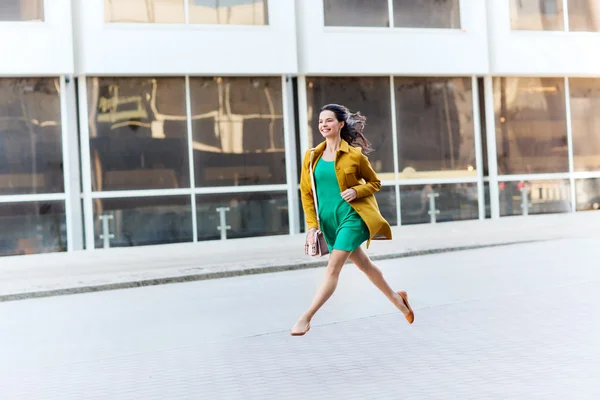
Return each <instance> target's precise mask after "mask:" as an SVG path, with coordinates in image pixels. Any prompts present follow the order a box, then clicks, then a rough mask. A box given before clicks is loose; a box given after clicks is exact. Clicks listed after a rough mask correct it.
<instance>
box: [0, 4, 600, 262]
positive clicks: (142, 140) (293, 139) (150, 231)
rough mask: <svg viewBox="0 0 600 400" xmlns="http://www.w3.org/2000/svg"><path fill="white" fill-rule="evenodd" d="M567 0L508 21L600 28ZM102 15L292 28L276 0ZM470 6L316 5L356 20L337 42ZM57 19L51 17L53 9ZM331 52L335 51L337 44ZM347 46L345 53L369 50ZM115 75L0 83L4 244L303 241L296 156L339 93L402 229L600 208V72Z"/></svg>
mask: <svg viewBox="0 0 600 400" xmlns="http://www.w3.org/2000/svg"><path fill="white" fill-rule="evenodd" d="M50 3H52V2H47V1H46V2H45V1H42V0H39V1H33V0H19V1H16V0H11V1H8V0H7V1H4V2H3V3H2V5H0V21H3V22H4V21H11V23H7V24H3V26H2V27H5V26H7V27H12V26H14V25H15V22H19V21H43V20H44V18H45V17H44V4H45V5H46V6H48V4H50ZM82 4H83V3H82ZM301 4H304V3H301ZM478 4H479V3H478ZM563 4H565V3H564V1H562V0H543V1H540V0H534V1H529V0H520V1H516V0H514V1H513V0H511V1H508V2H507V4H506V11H507V12H508V11H509V9H510V14H507V17H508V15H510V21H509V20H508V18H507V20H506V21H505V28H506V29H509V24H510V25H512V29H513V30H529V31H549V33H543V32H542V33H539V32H538V33H534V34H533V36H536V35H546V36H545V38H552V37H557V38H563V39H564V38H566V37H567V36H568V35H564V34H563V32H566V31H571V32H598V31H599V30H598V22H599V21H598V18H597V17H598V15H599V13H598V9H597V7H598V2H596V1H589V0H568V2H567V3H566V4H568V7H565V8H564V9H563ZM97 6H98V11H99V10H100V7H103V11H104V21H105V22H107V23H140V24H171V25H168V26H158V27H156V26H152V27H151V26H149V25H143V26H141V25H140V24H138V25H135V24H133V25H130V26H126V27H123V28H122V29H119V30H118V31H119V32H121V31H135V32H136V34H138V33H140V32H146V31H149V30H153V32H154V33H156V32H165V35H167V36H168V35H174V36H173V37H176V36H177V37H180V38H182V37H184V36H178V35H180V34H181V35H184V34H183V33H181V32H187V33H185V35H187V34H191V33H190V32H193V34H196V31H197V32H200V34H202V35H205V34H206V33H205V31H210V32H211V34H213V33H214V32H216V31H219V32H225V33H224V35H238V34H239V35H243V34H249V33H250V32H252V34H257V35H263V34H271V33H270V32H271V31H275V30H276V29H275V28H277V27H278V26H279V25H280V24H279V22H281V21H277V22H278V24H274V25H273V26H272V27H269V26H268V25H269V23H270V18H269V11H271V14H272V15H271V17H272V18H271V19H273V18H278V16H279V15H280V14H281V13H287V11H285V10H283V11H282V9H280V8H278V7H281V3H274V2H268V1H266V0H220V1H216V0H104V1H101V2H98V4H97ZM269 6H272V9H271V10H269ZM461 6H462V8H461ZM468 7H470V6H469V5H468V2H465V1H462V2H461V1H459V0H441V1H440V0H420V1H408V0H382V1H379V0H370V1H361V0H344V1H341V0H323V11H324V15H323V17H324V21H321V15H320V12H318V11H319V10H316V12H315V17H314V18H317V19H318V21H317V20H314V21H312V23H315V24H318V25H319V26H321V25H324V27H344V28H343V29H326V28H324V29H325V30H324V31H323V32H324V34H325V35H328V36H329V37H333V38H338V37H339V38H343V37H354V36H353V35H356V34H357V33H358V34H361V35H363V34H364V35H372V36H373V37H374V38H376V39H373V40H379V39H382V40H383V41H384V42H385V41H386V40H388V39H387V36H386V35H389V37H394V38H396V37H398V36H397V35H425V36H430V35H440V34H444V35H456V36H458V35H461V36H462V35H468V34H469V33H468V32H467V30H465V32H462V31H457V32H436V31H435V30H440V29H447V30H458V29H460V28H462V26H461V15H462V16H463V17H464V19H465V21H472V17H473V15H474V13H473V10H472V9H470V8H468ZM46 11H47V15H48V19H49V20H54V19H55V16H56V14H57V13H55V12H54V10H53V9H52V10H50V9H47V10H46ZM97 16H98V18H100V20H99V21H98V22H99V23H102V14H101V13H98V14H97ZM271 22H272V21H271ZM323 22H324V23H323ZM173 24H179V25H185V24H196V25H228V27H212V28H210V29H207V28H206V27H204V26H202V27H198V26H196V27H193V28H192V29H188V28H189V27H182V26H173ZM484 24H485V23H484ZM51 25H52V24H51V23H48V24H27V23H25V24H23V25H21V26H22V27H25V28H24V29H32V30H40V29H46V28H48V27H49V26H51ZM235 25H246V27H234V28H231V27H230V26H235ZM248 25H250V27H248ZM265 25H266V26H267V27H266V28H264V26H265ZM104 26H105V28H106V29H109V27H108V26H106V25H104ZM311 26H312V27H314V26H313V25H311ZM365 27H366V28H374V29H362V28H365ZM352 28H358V29H357V30H356V31H355V32H352ZM403 28H406V29H403ZM18 29H21V27H19V28H18ZM114 29H115V28H114V26H113V28H110V29H109V30H112V31H114ZM393 29H397V30H396V31H393ZM136 30H137V31H136ZM416 30H418V31H416ZM174 32H177V33H174ZM390 33H391V35H390ZM513 34H516V35H517V36H518V35H521V34H522V33H514V32H513ZM344 35H346V36H344ZM525 35H531V34H528V33H526V34H525ZM131 37H132V36H130V38H131ZM448 37H449V36H448ZM570 37H577V38H578V40H579V38H589V37H593V35H588V34H584V35H579V34H574V35H572V36H570ZM377 38H378V39H377ZM299 39H304V38H299ZM563 39H557V40H563ZM219 40H220V39H219ZM494 40H496V39H495V38H494V37H492V41H494ZM511 40H512V39H511ZM400 42H401V41H400ZM400 42H399V43H400ZM332 43H333V42H332ZM385 43H386V49H389V51H390V52H395V51H398V49H396V48H393V46H387V44H388V43H387V42H385ZM175 45H177V44H174V46H175ZM331 46H332V44H331V43H326V47H324V48H323V51H324V55H323V57H332V56H335V55H336V53H335V45H333V47H331ZM557 46H558V45H557ZM558 47H560V46H558ZM299 48H300V49H301V50H300V51H301V52H302V51H305V50H303V49H302V46H299ZM229 50H230V49H227V50H226V51H229ZM277 50H278V48H277V47H273V52H274V53H273V54H274V57H276V56H277ZM211 51H212V50H211ZM490 54H491V53H490ZM213 55H214V54H207V55H206V56H207V57H208V56H213ZM76 56H77V55H76ZM201 56H202V57H204V54H202V55H201ZM299 56H302V54H299ZM157 57H160V54H158V53H157ZM340 57H348V62H353V61H354V60H355V59H356V57H360V53H359V54H358V55H356V54H350V55H342V56H340ZM352 57H354V59H353V58H352ZM198 60H201V58H199V59H198ZM268 61H269V62H270V60H268ZM362 61H363V60H361V62H362ZM243 62H244V59H243V58H242V57H240V64H243ZM372 62H373V63H376V62H378V60H373V61H372ZM442 62H443V60H442ZM92 64H93V63H92ZM371 65H373V64H371ZM111 68H113V67H111V66H107V67H106V70H104V69H102V68H99V69H96V70H95V71H101V72H95V73H88V72H86V73H82V74H81V75H77V76H75V77H73V76H70V75H65V76H60V75H58V73H56V72H54V73H48V74H47V75H44V74H38V75H39V76H34V75H35V74H29V75H28V76H25V77H19V75H10V74H6V76H0V224H1V225H0V226H1V227H2V229H0V231H1V232H0V255H2V256H6V255H19V254H33V253H44V252H60V251H67V250H79V249H81V248H82V247H85V248H87V249H92V248H98V249H101V248H107V247H127V246H143V245H155V244H165V243H193V242H198V241H204V240H222V239H233V238H249V237H258V236H265V235H286V234H290V233H292V234H293V233H299V232H302V231H303V230H304V228H305V227H304V223H303V221H304V219H303V211H302V209H301V206H300V207H299V204H300V201H299V198H300V194H299V191H298V187H297V183H298V181H299V178H300V177H299V174H300V168H299V166H300V164H301V158H302V156H303V154H304V150H305V149H306V148H307V147H313V146H315V145H317V144H319V143H320V142H321V141H322V140H323V137H322V136H321V134H320V133H319V131H318V118H319V110H320V108H321V107H322V106H323V105H325V104H328V103H338V104H343V105H345V106H347V107H348V108H349V109H350V110H352V111H354V112H357V111H360V112H361V113H362V114H363V115H365V116H366V117H367V123H366V128H365V132H364V133H365V136H366V137H367V138H368V140H369V141H370V142H371V144H372V147H373V148H374V151H373V152H372V153H370V154H369V160H370V162H371V164H372V166H373V168H374V169H375V171H376V172H377V174H378V176H379V178H380V179H381V181H382V188H381V190H380V191H379V192H377V193H376V194H375V198H376V200H377V203H378V205H379V208H380V211H381V213H382V215H383V216H384V217H385V218H386V219H387V220H388V221H389V222H390V224H391V225H392V226H399V225H411V224H429V223H434V222H435V223H441V222H449V221H460V220H470V219H477V218H497V217H499V216H500V217H505V216H522V215H533V214H547V213H566V212H574V211H587V210H598V209H600V117H599V115H600V74H599V75H598V76H597V77H594V76H588V77H581V76H586V75H583V74H581V75H578V76H577V77H574V76H569V74H557V75H556V76H552V74H550V73H548V74H545V73H542V72H540V73H539V74H537V76H536V73H535V72H531V71H526V72H523V74H522V75H523V76H520V75H519V74H518V73H517V72H518V69H517V72H515V73H512V72H511V73H510V74H507V75H509V76H503V75H493V74H492V75H493V76H491V77H490V78H488V74H489V72H488V73H482V75H481V76H479V75H475V76H473V75H472V73H464V74H461V73H459V72H451V71H448V72H447V73H444V71H443V70H442V72H441V73H439V74H438V73H433V72H432V73H422V74H421V73H419V71H417V72H414V66H411V67H410V68H412V69H411V71H413V72H412V73H411V74H408V73H406V74H403V75H401V74H400V73H399V72H397V71H402V70H403V69H402V68H403V67H402V66H401V67H399V69H398V70H396V69H394V68H391V70H392V71H391V72H389V73H388V74H387V75H386V74H385V73H382V72H381V71H379V70H378V69H377V68H376V67H375V66H373V67H372V68H370V69H369V68H368V67H367V68H365V71H364V74H363V73H361V75H357V74H354V73H352V74H351V73H347V74H346V73H340V72H337V73H336V71H335V70H334V71H329V70H327V68H324V69H318V68H312V69H311V68H309V70H311V71H321V72H314V73H309V74H306V75H303V74H294V73H290V74H289V75H287V74H286V75H284V73H283V72H277V73H275V74H267V73H262V72H261V71H255V70H254V71H246V72H244V71H245V70H244V69H243V68H244V67H243V66H242V67H240V68H237V69H236V68H233V69H231V70H232V71H241V72H237V73H232V74H228V75H227V76H224V75H218V74H216V73H215V74H209V73H206V74H201V73H198V74H197V75H194V74H190V73H189V72H188V74H185V73H166V72H164V71H163V72H160V68H158V67H157V68H156V69H154V67H152V66H150V67H149V69H148V71H156V72H150V73H142V72H140V73H138V74H136V73H129V72H127V73H124V72H122V73H119V74H117V73H116V72H115V73H111V71H110V70H111ZM185 68H188V67H185ZM83 70H86V68H83ZM278 71H279V70H278ZM377 71H379V72H377ZM394 71H396V72H394ZM428 75H429V76H428ZM573 75H575V74H573ZM484 76H485V77H484ZM489 83H491V85H489ZM78 113H79V114H78ZM76 122H78V124H76ZM488 144H491V146H490V148H489V149H488V146H487V145H488ZM478 146H479V148H478ZM494 148H495V153H494V152H493V150H494ZM488 150H489V151H490V153H489V154H488ZM294 167H297V169H298V170H297V171H296V173H295V174H292V175H291V176H290V175H289V174H290V172H291V171H294V169H295V168H294ZM480 196H483V198H480ZM80 224H81V225H82V226H81V228H83V229H75V228H80V227H79V225H80ZM80 231H83V233H81V232H80ZM82 236H83V237H82ZM67 238H68V239H67ZM74 243H75V244H74ZM82 243H84V244H82Z"/></svg>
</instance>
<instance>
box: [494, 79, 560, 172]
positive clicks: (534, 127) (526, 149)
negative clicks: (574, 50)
mask: <svg viewBox="0 0 600 400" xmlns="http://www.w3.org/2000/svg"><path fill="white" fill-rule="evenodd" d="M564 86H565V85H564V80H563V79H561V78H494V112H495V119H496V142H497V143H496V148H497V152H498V173H499V174H500V175H508V174H534V173H556V172H568V171H569V157H568V149H567V122H566V105H565V87H564Z"/></svg>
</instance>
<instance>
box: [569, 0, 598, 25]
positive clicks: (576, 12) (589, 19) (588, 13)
mask: <svg viewBox="0 0 600 400" xmlns="http://www.w3.org/2000/svg"><path fill="white" fill-rule="evenodd" d="M568 4H569V30H571V31H574V32H598V31H600V2H598V0H569V3H568Z"/></svg>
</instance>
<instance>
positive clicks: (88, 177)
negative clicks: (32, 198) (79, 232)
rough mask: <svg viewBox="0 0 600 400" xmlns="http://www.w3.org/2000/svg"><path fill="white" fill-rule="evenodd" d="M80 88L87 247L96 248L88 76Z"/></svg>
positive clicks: (80, 129)
mask: <svg viewBox="0 0 600 400" xmlns="http://www.w3.org/2000/svg"><path fill="white" fill-rule="evenodd" d="M78 88H79V132H80V146H81V147H80V154H81V182H82V185H83V187H82V188H81V189H82V193H83V221H84V226H85V248H86V249H87V250H94V249H95V247H94V246H95V244H94V242H95V238H94V206H93V204H92V168H91V161H90V126H89V122H88V104H87V98H88V96H87V77H86V76H80V77H79V80H78Z"/></svg>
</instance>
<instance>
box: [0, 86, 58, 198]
mask: <svg viewBox="0 0 600 400" xmlns="http://www.w3.org/2000/svg"><path fill="white" fill-rule="evenodd" d="M62 157H63V155H62V139H61V110H60V90H59V82H58V79H56V78H22V79H17V78H0V195H2V194H13V195H14V194H35V193H61V192H64V181H63V159H62Z"/></svg>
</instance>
